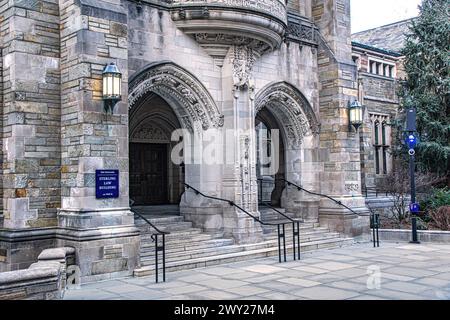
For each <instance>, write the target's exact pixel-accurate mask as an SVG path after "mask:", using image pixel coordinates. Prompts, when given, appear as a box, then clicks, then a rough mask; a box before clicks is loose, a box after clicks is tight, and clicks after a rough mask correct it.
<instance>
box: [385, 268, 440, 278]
mask: <svg viewBox="0 0 450 320" xmlns="http://www.w3.org/2000/svg"><path fill="white" fill-rule="evenodd" d="M382 272H383V273H384V272H386V273H392V274H398V275H402V276H410V277H414V278H422V277H427V276H432V275H435V274H437V273H438V272H437V271H429V270H424V269H416V268H405V267H402V266H398V267H392V268H387V269H383V270H382Z"/></svg>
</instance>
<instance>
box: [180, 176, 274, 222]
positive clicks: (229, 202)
mask: <svg viewBox="0 0 450 320" xmlns="http://www.w3.org/2000/svg"><path fill="white" fill-rule="evenodd" d="M182 184H184V185H185V186H186V187H187V188H188V189H192V190H194V192H195V193H196V194H198V195H201V196H202V197H204V198H207V199H212V200H217V201H222V202H227V203H228V204H229V205H230V206H233V207H235V208H238V209H239V210H241V211H242V212H244V213H245V214H246V215H248V216H249V217H250V218H252V219H253V220H255V221H256V222H259V223H260V224H262V225H265V226H278V225H280V223H270V222H264V221H262V220H261V219H259V218H257V217H255V216H254V215H252V214H251V213H250V212H248V211H247V210H245V209H243V208H241V207H240V206H239V205H237V204H236V203H234V202H233V201H231V200H227V199H222V198H217V197H212V196H208V195H206V194H204V193H202V192H201V191H199V190H197V189H195V188H194V187H193V186H191V185H189V184H187V183H185V182H182ZM281 224H282V223H281Z"/></svg>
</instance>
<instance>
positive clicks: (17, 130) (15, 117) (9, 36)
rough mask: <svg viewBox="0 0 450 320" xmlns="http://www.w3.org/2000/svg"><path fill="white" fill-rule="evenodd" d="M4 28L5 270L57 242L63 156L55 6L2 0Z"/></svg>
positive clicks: (1, 245) (1, 263)
mask: <svg viewBox="0 0 450 320" xmlns="http://www.w3.org/2000/svg"><path fill="white" fill-rule="evenodd" d="M0 30H1V31H0V50H1V51H2V54H1V55H0V56H1V63H0V65H1V66H2V70H1V71H2V72H1V74H0V76H1V79H0V83H2V88H0V90H1V94H0V96H1V98H0V100H1V102H0V103H1V106H0V109H1V115H2V123H1V133H0V135H1V137H2V150H3V151H2V155H1V156H2V170H3V171H2V191H3V197H2V208H3V219H2V218H0V228H2V229H1V230H0V272H1V271H6V270H15V269H23V268H26V267H28V266H29V265H30V264H31V263H32V262H34V261H35V260H36V258H37V256H38V254H39V252H40V251H41V249H45V248H46V247H51V246H53V245H54V232H55V229H54V227H56V225H57V218H56V215H57V208H58V207H59V205H60V158H61V151H60V95H59V94H60V85H59V81H60V76H59V65H60V59H59V55H60V48H59V38H60V35H59V9H58V4H56V3H54V2H53V1H50V0H49V1H42V0H36V1H19V0H11V1H5V0H2V1H0ZM2 220H3V221H2ZM36 234H39V235H40V240H37V239H36V237H35V236H33V235H36ZM18 238H20V241H19V240H18ZM43 239H45V240H43Z"/></svg>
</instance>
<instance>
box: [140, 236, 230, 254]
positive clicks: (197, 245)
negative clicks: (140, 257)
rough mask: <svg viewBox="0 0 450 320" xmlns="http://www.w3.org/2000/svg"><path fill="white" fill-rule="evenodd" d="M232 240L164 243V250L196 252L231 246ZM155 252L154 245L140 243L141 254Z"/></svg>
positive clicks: (196, 240)
mask: <svg viewBox="0 0 450 320" xmlns="http://www.w3.org/2000/svg"><path fill="white" fill-rule="evenodd" d="M233 244H234V240H233V239H211V240H200V239H193V240H191V241H186V242H184V243H183V242H170V241H169V242H166V250H167V251H168V252H169V251H170V252H183V251H189V250H196V249H202V248H211V247H221V246H228V245H233ZM154 251H155V244H154V243H147V242H146V243H141V253H147V252H153V253H154Z"/></svg>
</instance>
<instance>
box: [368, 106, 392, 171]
mask: <svg viewBox="0 0 450 320" xmlns="http://www.w3.org/2000/svg"><path fill="white" fill-rule="evenodd" d="M370 118H371V120H372V124H373V126H372V137H373V140H372V141H373V147H374V149H373V152H374V157H373V158H374V161H375V173H376V174H387V173H388V172H389V167H390V164H389V161H390V157H389V148H390V140H391V139H390V130H389V125H388V116H385V115H379V114H370Z"/></svg>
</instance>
